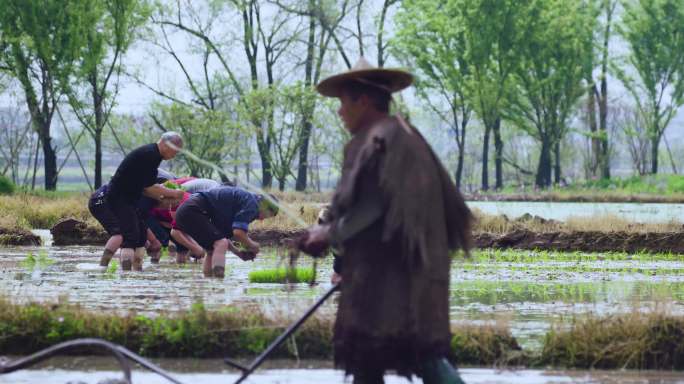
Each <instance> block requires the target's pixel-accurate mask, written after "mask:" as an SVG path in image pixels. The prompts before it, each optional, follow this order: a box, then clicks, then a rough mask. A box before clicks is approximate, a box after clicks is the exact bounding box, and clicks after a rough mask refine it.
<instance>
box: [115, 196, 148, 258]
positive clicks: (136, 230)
mask: <svg viewBox="0 0 684 384" xmlns="http://www.w3.org/2000/svg"><path fill="white" fill-rule="evenodd" d="M108 202H109V208H110V209H111V211H112V213H114V216H116V218H117V221H118V222H119V228H120V229H121V236H122V237H123V242H122V243H121V248H139V247H144V246H145V241H147V225H145V219H144V218H143V217H142V215H141V214H140V212H138V209H137V208H136V206H135V203H129V202H126V201H119V200H109V201H108Z"/></svg>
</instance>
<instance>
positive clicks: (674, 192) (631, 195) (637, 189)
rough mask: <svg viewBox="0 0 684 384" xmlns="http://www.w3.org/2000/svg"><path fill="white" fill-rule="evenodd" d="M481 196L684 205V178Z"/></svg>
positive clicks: (512, 190) (648, 178)
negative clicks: (682, 203)
mask: <svg viewBox="0 0 684 384" xmlns="http://www.w3.org/2000/svg"><path fill="white" fill-rule="evenodd" d="M479 195H483V196H492V197H501V198H503V199H504V200H515V201H525V200H542V201H568V202H570V201H588V202H611V201H614V202H662V203H667V202H673V203H678V202H684V175H666V174H658V175H644V176H632V177H626V178H611V179H600V180H586V181H581V182H577V183H574V184H571V185H568V186H565V187H552V188H549V189H546V190H543V191H538V190H536V189H534V188H533V187H527V188H520V187H517V186H507V187H505V188H504V189H502V190H500V191H492V192H479V193H478V195H475V196H473V197H474V198H476V199H477V198H478V196H479Z"/></svg>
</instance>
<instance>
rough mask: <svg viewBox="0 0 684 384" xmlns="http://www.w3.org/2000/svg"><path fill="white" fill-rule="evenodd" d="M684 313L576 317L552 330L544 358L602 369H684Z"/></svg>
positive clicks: (556, 363)
mask: <svg viewBox="0 0 684 384" xmlns="http://www.w3.org/2000/svg"><path fill="white" fill-rule="evenodd" d="M683 340H684V318H682V317H673V316H668V315H666V314H662V313H651V314H643V313H639V312H635V313H630V314H626V315H619V316H609V317H594V316H589V317H583V318H581V319H575V320H574V321H573V323H572V324H571V326H570V328H569V329H568V328H566V327H563V326H560V325H559V326H556V327H554V328H552V329H551V331H549V333H547V335H546V337H545V340H544V346H543V349H542V352H541V357H540V363H541V364H550V365H554V366H565V367H576V368H601V369H668V370H669V369H684V342H683Z"/></svg>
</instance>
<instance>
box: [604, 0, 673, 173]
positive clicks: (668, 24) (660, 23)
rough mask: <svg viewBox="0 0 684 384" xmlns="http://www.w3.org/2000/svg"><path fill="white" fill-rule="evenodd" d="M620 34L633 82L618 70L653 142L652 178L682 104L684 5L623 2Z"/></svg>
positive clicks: (653, 0) (642, 0) (654, 0)
mask: <svg viewBox="0 0 684 384" xmlns="http://www.w3.org/2000/svg"><path fill="white" fill-rule="evenodd" d="M623 6H624V14H623V18H622V23H621V25H620V28H619V30H620V34H621V35H622V37H623V38H624V39H625V41H626V42H627V44H628V46H629V54H628V56H627V59H626V61H627V63H628V64H629V65H630V66H631V67H632V68H633V69H634V72H635V75H636V76H635V77H633V76H631V75H630V74H629V73H627V71H624V70H622V69H620V68H618V67H617V66H616V72H617V75H618V77H619V78H620V80H621V81H622V83H623V84H624V85H625V87H626V88H627V90H628V91H629V93H630V94H631V95H632V97H633V99H634V103H635V105H636V108H637V110H638V112H639V116H641V118H642V119H643V122H644V125H645V128H646V131H647V133H648V136H649V138H650V141H651V170H650V171H651V173H653V174H655V173H658V147H659V145H660V141H661V139H662V137H663V134H664V133H665V129H666V128H667V126H668V125H669V123H670V121H671V120H672V118H673V117H674V115H675V114H676V113H677V109H678V108H679V107H680V106H681V105H682V104H684V2H682V1H680V0H634V1H625V2H624V3H623Z"/></svg>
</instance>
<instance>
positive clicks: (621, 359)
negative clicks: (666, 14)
mask: <svg viewBox="0 0 684 384" xmlns="http://www.w3.org/2000/svg"><path fill="white" fill-rule="evenodd" d="M291 321H292V320H291V319H273V318H269V317H266V316H265V315H264V314H263V313H261V312H259V311H254V308H253V307H249V308H239V307H235V306H231V307H226V308H225V309H223V310H218V311H207V310H206V309H205V308H204V306H203V305H202V304H200V303H197V304H194V305H193V306H192V308H191V309H190V310H188V311H187V312H184V313H180V314H175V315H168V314H165V313H159V314H158V315H156V316H155V317H147V316H141V315H136V314H133V313H130V314H126V315H117V314H113V313H112V314H108V313H102V312H88V311H85V310H82V309H80V308H79V307H76V306H70V305H66V304H28V305H17V304H12V303H10V302H8V301H7V300H3V299H0V350H1V351H3V354H8V355H26V354H30V353H33V352H36V351H37V350H39V349H42V348H46V347H48V346H51V345H54V344H57V343H60V342H63V341H67V340H72V339H75V338H84V337H96V338H102V339H105V340H108V341H111V342H114V343H118V344H121V345H123V346H125V347H126V348H128V349H131V350H132V351H134V352H136V353H139V354H141V355H143V356H146V357H186V358H187V357H190V358H213V357H225V356H229V357H253V356H255V355H257V354H259V353H260V352H262V351H263V350H264V349H265V348H266V346H267V345H268V344H269V343H270V342H272V341H273V340H274V339H275V338H276V337H277V336H278V335H279V334H280V333H281V332H283V330H284V329H285V328H286V327H287V325H289V323H290V322H291ZM452 334H453V337H452V340H451V357H452V358H454V359H455V360H456V362H457V363H458V364H472V365H480V366H491V365H497V366H505V365H507V364H511V365H521V366H533V367H547V366H554V367H573V368H605V369H619V368H630V369H664V370H671V369H680V370H681V369H684V343H682V342H681V340H682V339H683V338H684V317H682V316H671V315H666V314H662V313H651V314H640V313H638V312H636V313H630V314H626V315H619V316H608V317H597V316H593V315H587V316H581V317H579V318H577V319H575V320H574V321H573V322H572V323H571V324H570V325H569V326H568V325H567V323H562V322H559V324H558V326H554V327H553V328H552V329H551V330H550V331H548V332H546V333H545V338H544V342H543V346H542V348H541V351H532V350H523V349H521V348H520V346H519V345H518V342H517V341H516V339H515V338H514V337H513V336H512V335H511V334H510V330H509V329H508V328H507V327H506V326H505V325H504V324H493V325H472V324H471V325H458V326H456V327H454V328H453V329H452ZM332 335H333V320H332V318H322V317H313V318H311V319H309V320H308V321H307V322H306V323H304V325H303V327H302V328H301V329H300V330H299V331H298V332H297V334H296V338H294V339H293V340H292V343H290V342H288V343H285V345H283V346H281V347H280V348H278V349H277V350H276V351H275V353H274V354H273V355H272V357H273V358H319V359H321V358H323V359H327V358H330V357H331V356H332V344H331V342H332ZM293 344H296V348H295V347H293Z"/></svg>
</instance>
